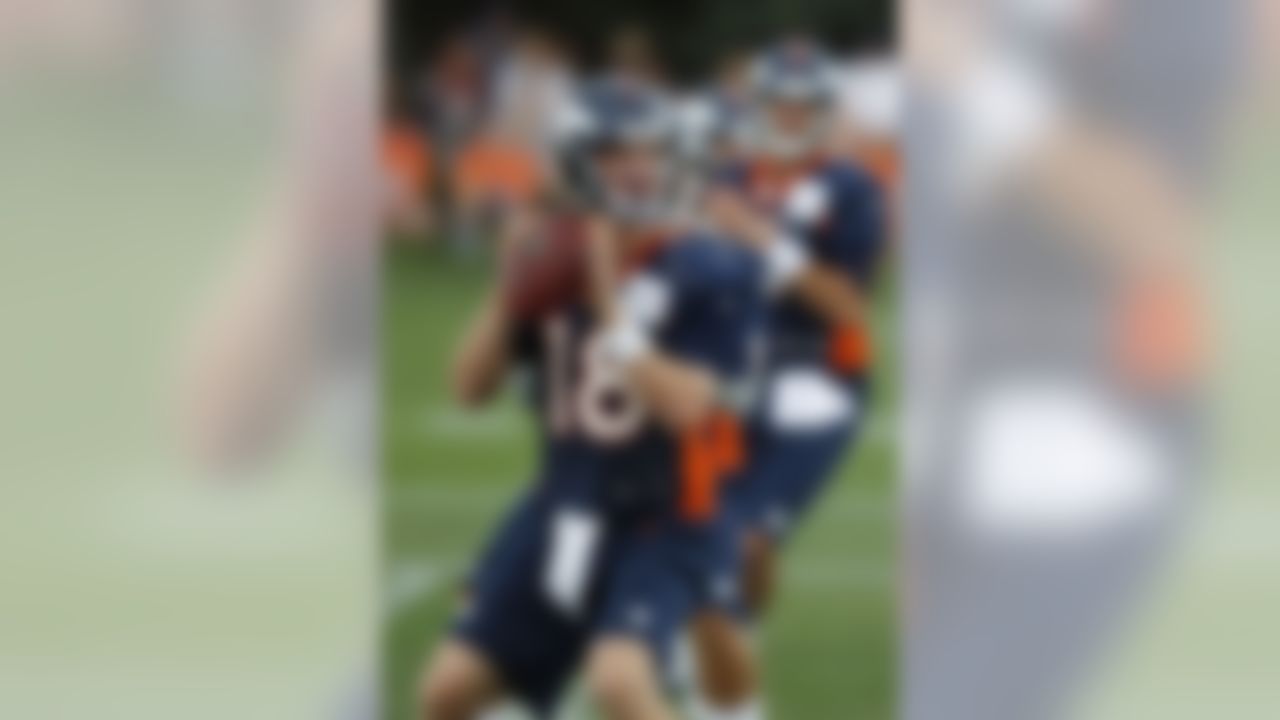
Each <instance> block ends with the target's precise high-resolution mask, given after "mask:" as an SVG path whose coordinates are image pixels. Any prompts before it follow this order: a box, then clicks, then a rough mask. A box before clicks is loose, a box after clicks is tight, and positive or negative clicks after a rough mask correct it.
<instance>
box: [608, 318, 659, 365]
mask: <svg viewBox="0 0 1280 720" xmlns="http://www.w3.org/2000/svg"><path fill="white" fill-rule="evenodd" d="M600 340H601V344H600V347H601V350H602V351H603V352H604V354H605V356H606V357H608V358H609V359H610V360H613V361H614V362H616V363H618V364H619V365H621V366H622V367H627V366H629V365H631V364H632V363H634V362H635V361H636V360H638V359H639V358H641V357H643V356H644V355H647V354H648V353H649V351H650V350H651V349H652V348H653V340H652V339H651V338H650V337H649V334H648V333H646V332H645V330H644V328H642V327H640V326H639V325H638V324H636V323H634V322H619V323H616V324H614V325H613V327H611V328H609V329H608V330H606V331H605V332H604V335H603V336H602V337H601V339H600Z"/></svg>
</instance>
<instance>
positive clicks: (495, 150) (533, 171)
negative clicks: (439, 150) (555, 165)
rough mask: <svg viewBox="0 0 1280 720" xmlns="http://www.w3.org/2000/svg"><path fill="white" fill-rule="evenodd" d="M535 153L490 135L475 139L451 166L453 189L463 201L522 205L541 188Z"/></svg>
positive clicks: (540, 176)
mask: <svg viewBox="0 0 1280 720" xmlns="http://www.w3.org/2000/svg"><path fill="white" fill-rule="evenodd" d="M543 180H544V178H543V172H542V167H541V164H540V163H539V161H538V158H537V156H536V155H535V154H534V153H533V152H531V151H530V150H529V149H528V148H526V147H524V146H522V145H520V144H519V143H516V142H512V141H509V140H506V139H504V138H502V137H499V136H497V135H494V134H485V135H481V136H480V137H478V138H476V139H475V140H474V141H472V142H471V143H470V144H469V145H467V147H466V148H464V149H463V151H462V153H461V154H460V155H459V157H458V160H457V163H456V164H455V166H454V190H455V192H457V194H458V197H459V199H460V200H461V201H462V202H463V203H464V204H468V205H471V204H476V203H484V202H495V201H496V202H506V203H515V204H526V203H530V202H532V201H533V200H534V199H536V198H537V196H538V194H539V193H540V192H541V191H542V188H543Z"/></svg>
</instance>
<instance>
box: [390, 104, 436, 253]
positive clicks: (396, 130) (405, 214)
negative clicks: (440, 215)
mask: <svg viewBox="0 0 1280 720" xmlns="http://www.w3.org/2000/svg"><path fill="white" fill-rule="evenodd" d="M391 105H392V106H391V108H390V109H389V110H388V111H387V112H386V113H385V119H384V121H383V124H384V127H383V131H382V170H383V177H384V179H385V190H386V198H385V200H384V203H385V206H384V213H385V216H386V224H387V231H388V232H389V233H391V235H392V236H393V237H396V238H414V239H417V240H421V241H425V240H427V239H428V238H429V237H430V235H431V232H432V224H431V223H432V212H431V204H430V202H429V200H430V198H431V194H432V180H433V178H434V176H435V169H434V167H433V164H432V155H431V147H430V146H429V145H428V144H427V140H426V138H425V137H424V135H423V134H422V128H421V126H420V125H419V124H418V123H417V122H416V120H415V119H414V118H413V117H411V116H410V115H409V114H408V112H407V110H406V108H405V107H404V105H403V104H402V103H401V102H397V100H396V99H393V100H392V101H391Z"/></svg>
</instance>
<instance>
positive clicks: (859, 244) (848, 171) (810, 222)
mask: <svg viewBox="0 0 1280 720" xmlns="http://www.w3.org/2000/svg"><path fill="white" fill-rule="evenodd" d="M786 223H787V225H788V227H789V228H790V230H791V231H792V232H793V233H795V234H796V235H798V236H799V237H801V238H803V239H804V240H805V244H806V245H807V246H808V248H809V250H810V252H812V253H813V255H814V258H815V259H817V260H819V261H820V262H824V263H828V264H831V265H834V266H835V267H837V268H838V269H840V270H842V271H844V272H845V273H847V274H848V275H849V276H850V277H852V278H853V279H854V280H856V281H857V282H859V283H860V284H862V285H864V286H865V285H869V284H870V283H871V282H872V280H873V279H874V275H875V270H876V266H877V264H878V262H879V260H880V256H881V254H882V253H883V251H884V247H883V246H884V242H885V236H886V227H885V208H884V202H883V197H882V193H881V191H880V189H879V188H878V187H877V186H876V184H875V181H874V180H872V179H871V177H870V176H869V175H867V174H866V173H863V172H861V171H860V170H858V169H856V168H854V167H852V166H836V167H834V168H831V169H829V170H828V171H827V172H826V173H824V174H822V175H820V176H818V177H815V178H812V179H810V180H807V181H805V182H803V183H801V184H800V185H799V186H798V187H797V188H796V189H795V190H794V191H793V193H792V194H791V196H790V198H789V199H788V204H787V209H786Z"/></svg>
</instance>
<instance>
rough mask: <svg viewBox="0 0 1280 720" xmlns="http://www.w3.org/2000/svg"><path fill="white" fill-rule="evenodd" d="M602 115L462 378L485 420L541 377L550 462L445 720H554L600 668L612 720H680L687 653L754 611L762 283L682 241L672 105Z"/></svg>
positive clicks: (482, 605) (479, 574)
mask: <svg viewBox="0 0 1280 720" xmlns="http://www.w3.org/2000/svg"><path fill="white" fill-rule="evenodd" d="M581 95H582V97H581V102H580V103H578V104H577V105H576V110H575V112H574V113H572V114H571V116H570V118H569V119H570V121H571V122H570V123H569V125H570V128H569V130H568V131H567V133H566V139H565V140H564V141H563V142H562V147H563V161H564V164H565V171H564V178H565V184H566V186H567V187H568V188H569V189H570V190H571V193H570V195H571V197H570V198H569V201H570V202H568V203H567V204H566V205H565V206H564V207H560V208H558V209H557V210H556V211H554V212H549V213H548V214H547V216H546V217H542V218H536V219H531V220H526V221H525V222H522V223H520V224H519V225H520V226H519V227H517V228H516V229H514V230H513V232H512V237H510V238H508V240H507V243H508V246H507V247H506V249H505V250H504V252H503V254H504V256H505V258H506V259H505V260H504V262H503V263H502V264H503V265H504V266H505V268H506V272H505V273H503V274H502V276H503V277H505V279H504V280H502V281H500V282H498V283H496V284H495V287H494V288H493V290H492V292H491V294H490V297H489V298H488V300H487V301H486V302H485V303H484V305H483V307H482V308H481V309H480V311H479V313H478V314H477V316H476V317H475V318H474V320H473V321H472V323H471V325H470V328H469V331H468V333H467V334H466V336H465V337H464V338H463V341H462V343H461V346H460V350H459V353H458V356H457V360H456V364H455V371H454V372H455V374H454V377H453V386H454V389H455V391H456V393H457V395H458V397H459V399H460V400H461V401H462V402H464V403H466V404H469V405H474V404H479V403H482V402H484V401H486V400H488V399H489V398H490V397H491V396H492V395H493V393H494V392H495V390H496V389H497V388H498V387H499V385H500V383H501V382H502V379H503V378H504V377H505V376H506V375H507V371H508V369H509V368H511V367H512V366H513V365H517V364H518V365H522V366H524V369H525V370H526V371H527V377H528V378H529V379H530V381H531V382H530V383H528V388H529V391H530V396H531V405H532V409H533V412H535V413H536V414H537V417H538V420H539V425H540V429H541V435H542V439H543V446H542V458H541V463H540V467H539V468H538V470H537V472H536V479H535V480H534V482H533V484H532V486H531V487H530V488H529V489H528V491H527V492H525V493H524V495H523V498H522V499H521V500H520V501H519V502H518V503H517V504H516V506H515V507H514V509H513V510H512V511H511V513H510V515H509V517H508V518H507V519H506V520H505V521H504V522H503V523H502V524H501V525H500V527H499V528H498V530H497V532H496V533H495V534H494V536H493V537H492V539H491V541H490V545H489V547H488V548H487V550H486V551H485V553H484V554H483V556H482V558H481V560H480V562H479V564H478V567H477V568H476V570H475V571H474V573H473V574H472V576H471V579H470V585H469V597H468V598H467V602H466V604H465V607H464V608H463V609H462V610H461V612H460V614H459V616H458V618H457V621H456V624H455V626H454V629H453V632H452V634H451V635H450V636H449V637H448V638H447V639H446V640H444V641H443V642H442V643H441V644H440V646H439V647H438V648H437V650H436V652H435V655H434V658H433V659H432V660H431V662H430V664H429V668H428V670H427V672H426V674H425V677H424V681H423V685H422V691H421V706H422V711H423V713H424V715H425V717H427V718H430V719H431V720H467V719H471V718H475V717H477V716H478V715H479V714H480V713H483V712H484V711H485V710H486V709H488V708H491V707H493V706H494V705H495V704H497V703H499V702H501V701H503V700H504V699H516V700H518V701H521V702H522V703H523V704H525V705H527V706H528V707H529V708H531V709H532V710H533V711H534V712H536V713H537V714H538V715H539V716H541V717H546V716H549V715H551V713H553V712H554V708H555V706H556V704H557V700H558V698H559V697H560V695H561V693H562V690H563V688H564V686H565V684H566V681H568V680H569V679H570V678H571V676H572V675H573V674H574V673H575V671H577V670H578V669H579V668H580V667H581V668H583V670H584V673H585V679H586V683H585V684H586V687H587V690H588V692H589V694H590V695H591V697H592V699H593V701H594V702H595V703H596V705H597V706H598V707H599V709H600V711H601V712H602V714H603V715H604V716H605V717H607V718H613V719H618V720H623V719H626V720H663V719H665V718H671V717H673V715H672V713H671V710H670V707H669V705H668V701H667V698H666V696H665V693H664V690H663V684H662V682H661V680H660V678H661V677H662V676H663V672H662V666H663V664H664V659H665V658H666V657H667V655H668V653H669V649H670V646H671V644H672V639H673V635H674V634H675V633H677V632H679V631H680V630H681V629H683V628H684V627H686V626H687V624H688V623H689V621H690V615H691V613H692V612H693V611H694V610H695V609H698V608H700V607H703V606H705V604H706V602H707V596H708V595H709V594H710V593H712V592H721V593H722V594H725V593H732V590H733V589H732V588H724V587H716V583H715V582H714V574H715V572H716V571H717V569H718V568H721V567H723V566H724V562H725V560H724V553H726V552H732V550H733V549H732V547H731V546H732V543H730V542H728V538H729V536H728V535H727V534H726V533H725V529H724V524H723V522H722V520H723V516H722V514H721V513H720V512H719V509H718V495H719V492H718V491H719V483H720V480H721V479H722V478H723V477H725V476H726V475H727V474H728V473H730V472H732V471H733V470H734V468H735V465H736V464H737V463H739V462H740V459H741V458H740V457H739V454H740V452H741V438H740V437H739V435H738V429H739V425H738V423H737V421H736V419H735V406H736V402H735V401H734V397H735V396H736V395H737V394H738V393H737V392H736V391H735V388H736V381H737V379H738V378H739V377H740V376H741V375H742V374H743V373H744V371H745V369H746V366H747V358H746V356H747V354H748V350H747V348H748V345H749V341H750V336H751V335H752V333H753V332H754V330H755V329H758V328H759V326H760V325H761V324H762V321H763V315H764V298H763V293H762V292H761V291H760V288H761V287H762V281H761V277H762V270H761V264H760V263H759V261H758V260H757V258H756V257H755V256H754V255H753V254H752V253H749V252H746V251H744V250H743V249H742V248H741V246H740V244H738V243H735V242H733V241H730V240H722V239H720V238H718V237H714V236H712V235H710V234H708V233H706V232H693V231H690V230H686V229H682V228H681V227H679V226H677V225H676V224H674V223H673V221H672V217H671V215H672V212H673V210H672V208H673V204H674V203H673V200H674V198H673V197H672V196H673V195H674V194H675V192H674V190H673V187H674V186H675V185H676V183H674V179H675V178H674V177H673V174H674V172H675V169H674V163H673V158H672V154H673V152H672V151H673V148H672V146H671V144H672V142H673V141H674V137H673V130H674V128H673V125H672V123H671V122H670V121H669V114H668V112H667V110H666V107H665V104H664V103H663V101H662V100H661V99H659V98H658V97H656V96H654V95H653V94H652V93H651V92H650V91H648V90H646V89H645V88H644V87H643V86H640V85H637V84H635V83H628V82H626V81H624V80H620V79H617V78H614V79H605V80H601V81H597V82H595V83H593V84H591V85H589V86H587V87H585V88H584V90H583V92H582V93H581Z"/></svg>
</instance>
